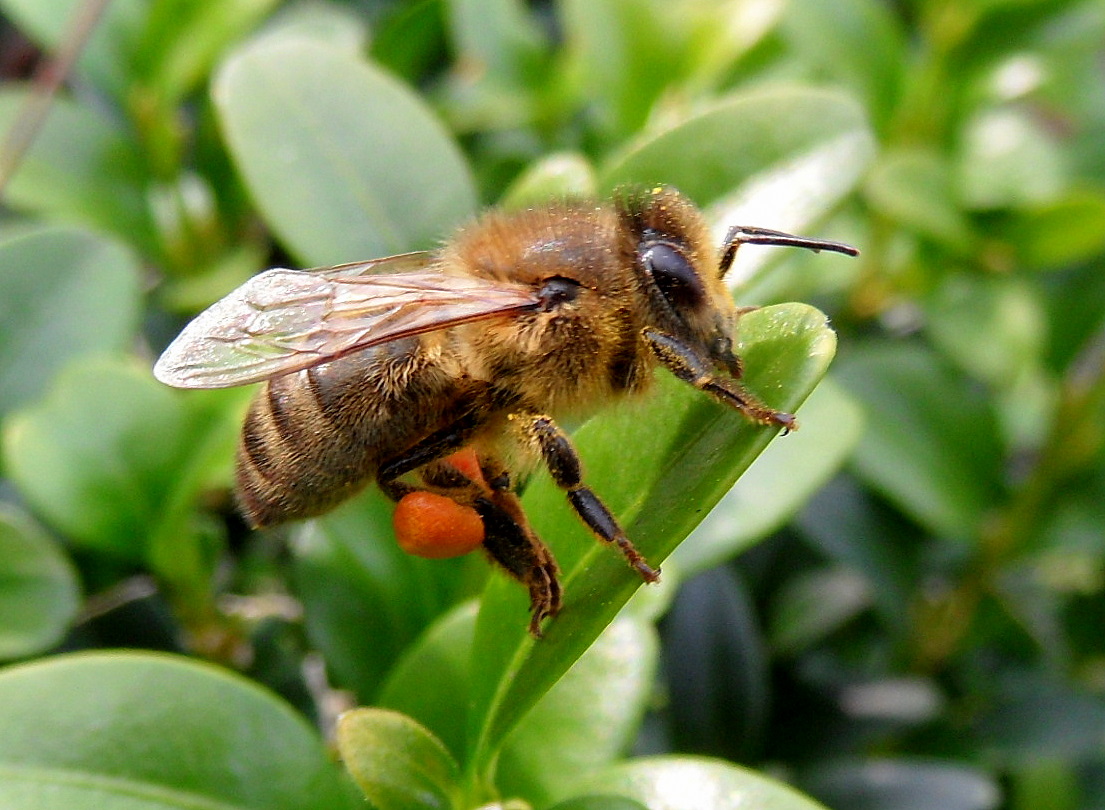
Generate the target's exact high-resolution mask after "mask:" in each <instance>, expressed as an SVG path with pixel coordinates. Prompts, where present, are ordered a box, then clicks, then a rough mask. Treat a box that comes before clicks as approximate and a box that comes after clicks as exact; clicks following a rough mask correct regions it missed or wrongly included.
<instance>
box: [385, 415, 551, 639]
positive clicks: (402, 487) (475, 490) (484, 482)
mask: <svg viewBox="0 0 1105 810" xmlns="http://www.w3.org/2000/svg"><path fill="white" fill-rule="evenodd" d="M481 426H482V425H481V424H480V423H477V422H475V421H468V420H464V419H462V420H461V421H458V422H457V423H453V424H451V425H449V426H447V427H445V428H443V429H441V430H439V431H437V432H435V433H433V434H431V435H430V436H428V437H426V438H425V439H423V440H422V441H420V442H418V443H417V444H416V445H415V446H414V447H412V448H410V449H409V450H408V451H407V452H405V453H404V454H402V455H401V456H398V457H396V458H393V459H389V460H387V461H386V462H385V463H383V464H381V465H380V470H379V472H378V473H377V478H376V480H377V484H378V485H379V487H380V489H381V490H383V492H384V493H385V494H386V495H388V496H389V497H390V498H392V500H395V501H399V500H402V498H403V497H404V496H406V495H409V494H410V493H412V492H415V491H418V490H425V491H430V492H435V493H437V494H443V495H445V496H446V497H448V498H451V499H452V500H454V501H456V502H457V503H459V504H461V505H462V506H469V507H471V508H472V509H474V510H475V511H476V514H478V515H479V516H480V520H481V521H483V525H484V539H483V547H484V550H485V551H486V552H487V555H488V557H490V558H491V560H492V561H493V562H495V563H496V564H498V565H499V566H500V567H501V568H502V569H503V570H505V571H506V572H507V573H508V574H510V576H512V577H513V578H514V579H516V580H518V581H519V582H521V583H522V584H523V585H524V586H525V587H526V588H527V590H528V591H529V597H530V611H531V613H532V617H531V619H530V625H529V631H530V633H531V634H532V635H533V636H535V637H537V638H540V637H541V622H542V621H544V620H545V619H546V618H548V617H552V616H555V615H556V614H557V613H559V612H560V606H561V588H560V569H559V567H558V566H557V564H556V560H555V558H554V557H553V556H552V552H551V551H549V549H548V547H547V546H546V545H545V544H544V543H543V542H542V541H541V539H540V538H539V537H538V536H537V535H536V533H534V531H533V530H532V529H531V528H530V526H529V522H528V521H527V520H526V516H525V513H524V512H523V511H522V505H521V503H520V501H519V500H518V496H517V495H515V494H514V493H513V492H512V491H511V490H510V477H509V476H508V475H507V474H506V473H505V471H504V469H503V467H502V465H501V464H499V463H498V462H497V461H496V460H494V459H490V458H485V459H479V461H478V465H479V469H478V470H477V471H474V472H468V471H466V470H464V469H462V468H461V467H458V466H457V464H456V461H455V458H451V457H453V456H454V454H457V455H458V456H459V455H461V454H460V453H458V452H457V451H459V450H462V449H463V448H464V447H465V446H466V445H467V444H468V443H469V442H470V441H471V439H472V436H473V434H475V433H476V431H477V430H478V429H479V428H480V427H481ZM416 470H417V471H418V472H419V474H420V476H421V478H422V486H418V485H416V484H412V483H407V482H406V481H401V480H399V478H400V476H403V475H406V474H407V473H410V472H414V471H416Z"/></svg>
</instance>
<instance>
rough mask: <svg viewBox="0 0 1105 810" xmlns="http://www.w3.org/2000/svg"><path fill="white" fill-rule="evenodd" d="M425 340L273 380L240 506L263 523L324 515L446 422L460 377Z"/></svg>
mask: <svg viewBox="0 0 1105 810" xmlns="http://www.w3.org/2000/svg"><path fill="white" fill-rule="evenodd" d="M439 365H440V364H438V363H435V362H432V358H428V357H427V356H426V354H425V352H424V351H423V348H422V344H421V342H420V341H418V340H417V339H413V338H412V339H407V340H404V341H395V342H392V343H390V344H386V345H382V346H379V347H374V348H372V349H368V350H366V351H364V352H359V353H357V354H354V355H350V356H348V357H343V358H340V359H338V360H334V361H331V362H329V363H325V364H323V365H319V366H315V367H312V368H309V369H307V370H305V371H300V372H297V373H294V374H289V375H287V376H285V377H277V378H275V379H272V380H269V382H268V383H267V384H266V385H265V387H264V388H263V389H262V390H261V391H260V392H259V393H258V394H257V396H256V397H255V398H254V400H253V402H252V403H251V404H250V408H249V413H248V414H247V416H246V420H245V423H244V424H243V425H242V434H241V439H240V440H239V443H238V463H237V478H238V503H239V507H240V509H241V511H242V513H243V514H244V515H245V517H246V519H247V520H249V522H250V523H251V524H253V525H254V526H271V525H274V524H277V523H283V522H285V521H288V520H295V519H298V518H307V517H313V516H316V515H320V514H322V513H323V512H326V511H327V510H329V509H331V508H332V507H334V506H336V505H337V504H338V503H340V502H341V501H344V500H345V499H346V498H349V497H350V496H352V495H353V494H355V493H356V492H357V491H358V490H360V489H361V488H362V487H363V486H364V485H365V484H366V483H367V482H368V481H369V480H371V479H372V478H373V477H374V476H375V474H376V471H377V469H378V467H379V465H380V461H381V459H383V458H386V457H390V456H393V455H395V454H396V453H398V452H399V451H400V450H402V449H403V448H405V447H407V446H409V445H411V444H414V443H415V442H416V441H417V440H418V439H420V438H422V437H423V436H425V435H426V434H427V433H429V432H430V431H431V430H433V429H435V428H437V427H440V422H441V421H442V419H447V418H448V417H447V415H446V412H447V411H448V406H449V405H450V403H452V402H453V400H454V399H455V394H456V379H455V376H456V375H455V374H450V373H447V372H446V371H443V370H442V369H441V368H440V367H439Z"/></svg>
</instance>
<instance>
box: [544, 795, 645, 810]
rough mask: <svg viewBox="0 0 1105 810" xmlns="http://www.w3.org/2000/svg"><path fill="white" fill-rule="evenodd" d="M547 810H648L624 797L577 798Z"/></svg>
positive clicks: (596, 796) (597, 796)
mask: <svg viewBox="0 0 1105 810" xmlns="http://www.w3.org/2000/svg"><path fill="white" fill-rule="evenodd" d="M549 810H649V808H647V807H645V806H644V805H643V804H641V803H640V802H638V801H634V800H633V799H630V798H628V797H626V796H603V795H601V794H599V795H593V796H578V797H576V798H572V799H568V800H566V801H563V802H558V803H557V804H555V805H553V806H552V807H550V808H549Z"/></svg>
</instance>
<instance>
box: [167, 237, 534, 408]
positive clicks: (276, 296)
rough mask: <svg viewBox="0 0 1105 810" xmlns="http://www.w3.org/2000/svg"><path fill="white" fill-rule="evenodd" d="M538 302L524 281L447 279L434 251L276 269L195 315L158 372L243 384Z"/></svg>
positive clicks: (173, 381)
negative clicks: (315, 268)
mask: <svg viewBox="0 0 1105 810" xmlns="http://www.w3.org/2000/svg"><path fill="white" fill-rule="evenodd" d="M537 303H538V301H537V299H536V297H535V296H534V293H533V291H532V290H531V289H530V288H528V287H525V286H523V285H510V284H504V283H500V282H494V281H490V280H487V279H480V278H471V277H462V276H448V275H445V274H443V273H441V272H440V271H439V270H438V269H437V268H436V267H435V266H434V265H433V263H432V257H431V255H430V254H428V253H408V254H403V255H401V256H392V257H389V258H387V259H378V260H375V261H369V262H356V263H353V264H346V265H340V266H337V267H330V268H325V269H323V270H318V271H302V270H285V269H282V268H276V269H273V270H266V271H265V272H264V273H261V274H259V275H256V276H254V277H253V278H251V279H250V280H249V281H247V282H246V283H245V284H243V285H242V286H241V287H239V288H238V289H236V290H234V291H233V292H231V293H230V294H229V295H227V296H226V297H225V298H223V299H222V300H220V301H217V302H216V303H214V304H212V305H211V306H210V307H209V308H208V309H206V310H204V311H203V312H201V313H200V314H199V315H198V316H196V318H195V320H193V321H192V322H191V323H189V324H188V325H187V326H186V327H185V328H184V331H182V332H181V333H180V335H179V336H177V338H176V340H174V341H173V342H172V343H171V344H170V345H169V347H168V348H167V349H166V350H165V352H164V353H163V354H162V355H161V357H160V358H159V359H158V361H157V364H156V365H155V366H154V376H156V377H157V379H159V380H161V382H163V383H166V384H168V385H173V386H176V387H178V388H227V387H230V386H235V385H246V384H247V383H254V382H260V381H262V380H267V379H270V378H272V377H279V376H281V375H284V374H289V373H291V372H293V371H299V370H301V369H305V368H309V367H311V366H314V365H318V364H320V363H324V362H326V361H328V360H334V359H336V358H338V357H342V356H344V355H347V354H350V353H352V352H356V351H359V350H361V349H366V348H368V347H370V346H375V345H378V344H380V343H387V342H388V341H392V340H398V339H399V338H404V337H410V336H412V335H419V334H422V333H424V332H432V331H435V330H438V329H445V328H447V327H450V326H457V325H459V324H463V323H469V322H471V321H476V320H481V319H484V318H490V317H495V316H502V315H510V314H516V313H519V312H522V311H525V310H527V309H531V308H532V307H533V306H534V305H535V304H537Z"/></svg>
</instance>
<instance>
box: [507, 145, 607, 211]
mask: <svg viewBox="0 0 1105 810" xmlns="http://www.w3.org/2000/svg"><path fill="white" fill-rule="evenodd" d="M594 196H596V195H595V171H594V169H593V168H592V166H591V164H590V163H589V162H588V161H587V159H586V158H585V157H583V156H582V155H579V154H576V153H574V152H560V153H557V154H553V155H548V156H547V157H545V158H542V159H541V160H539V161H538V162H537V163H535V164H534V165H532V166H530V167H529V168H528V169H527V170H526V171H525V172H523V173H522V174H521V175H519V176H518V177H517V179H515V181H514V182H513V183H512V184H511V186H510V188H509V189H507V192H506V194H504V195H503V198H502V199H501V200H500V201H499V204H500V205H501V206H503V207H505V208H512V209H520V208H525V207H527V206H531V205H542V204H544V203H547V202H548V201H549V200H556V199H564V198H567V199H572V198H577V199H586V198H590V197H594Z"/></svg>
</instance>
